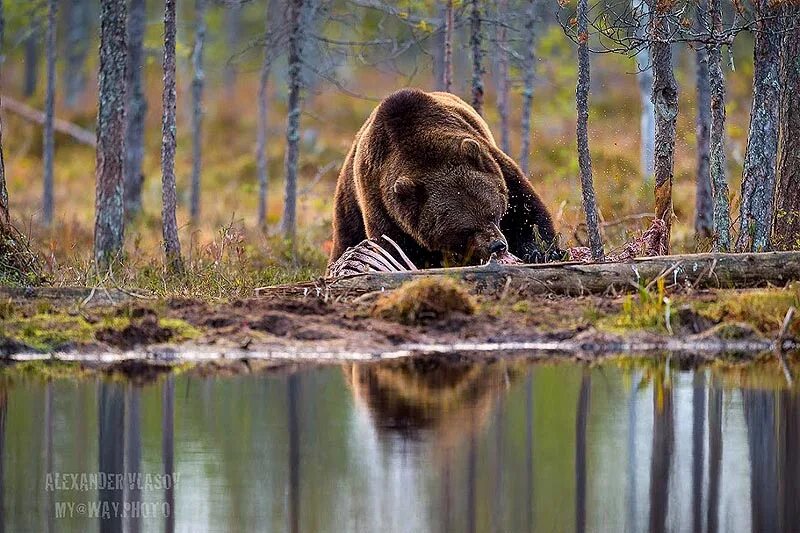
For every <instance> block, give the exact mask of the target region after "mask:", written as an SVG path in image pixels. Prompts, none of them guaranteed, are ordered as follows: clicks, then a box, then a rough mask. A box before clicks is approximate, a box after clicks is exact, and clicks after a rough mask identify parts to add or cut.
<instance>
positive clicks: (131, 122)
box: [125, 0, 147, 220]
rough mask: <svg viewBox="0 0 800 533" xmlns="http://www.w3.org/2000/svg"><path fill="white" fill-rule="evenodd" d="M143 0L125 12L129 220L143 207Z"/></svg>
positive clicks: (145, 106) (144, 5) (138, 0)
mask: <svg viewBox="0 0 800 533" xmlns="http://www.w3.org/2000/svg"><path fill="white" fill-rule="evenodd" d="M146 25H147V5H146V0H130V13H129V14H128V72H127V83H128V94H129V95H130V97H129V99H128V106H129V107H128V124H127V129H128V137H127V139H126V143H127V146H128V149H127V152H126V156H125V216H126V217H127V218H128V220H131V219H132V218H133V217H135V216H136V215H137V214H138V213H139V212H140V211H141V210H142V183H143V181H144V175H143V173H142V161H143V160H144V121H145V117H146V115H147V100H146V99H145V94H144V33H145V29H146Z"/></svg>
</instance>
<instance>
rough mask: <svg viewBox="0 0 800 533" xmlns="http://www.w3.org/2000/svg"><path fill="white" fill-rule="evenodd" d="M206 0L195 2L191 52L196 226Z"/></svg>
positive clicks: (193, 212)
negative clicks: (193, 36)
mask: <svg viewBox="0 0 800 533" xmlns="http://www.w3.org/2000/svg"><path fill="white" fill-rule="evenodd" d="M206 8H207V4H206V0H195V16H196V17H197V20H196V21H195V40H194V50H193V51H192V69H193V71H194V78H193V79H192V193H191V200H190V209H189V210H190V214H191V218H192V223H193V224H197V221H198V217H199V216H200V176H201V173H202V165H203V85H204V84H205V76H206V75H205V72H204V71H203V51H204V48H205V40H206V10H207V9H206Z"/></svg>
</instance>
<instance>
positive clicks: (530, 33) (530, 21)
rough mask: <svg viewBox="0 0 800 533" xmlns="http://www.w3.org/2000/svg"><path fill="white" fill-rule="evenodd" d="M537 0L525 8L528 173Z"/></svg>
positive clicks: (524, 164)
mask: <svg viewBox="0 0 800 533" xmlns="http://www.w3.org/2000/svg"><path fill="white" fill-rule="evenodd" d="M535 29H536V0H528V7H527V9H526V10H525V37H524V39H525V50H524V55H523V57H524V58H525V59H524V63H523V65H522V69H523V75H522V84H523V89H522V118H521V120H522V125H521V130H522V131H521V132H520V137H521V147H520V154H519V164H520V167H521V168H522V173H523V174H525V175H526V176H527V175H528V171H529V170H530V168H529V162H530V158H531V115H532V114H533V82H534V80H535V77H536V50H535V46H536V32H535Z"/></svg>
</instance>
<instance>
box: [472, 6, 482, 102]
mask: <svg viewBox="0 0 800 533" xmlns="http://www.w3.org/2000/svg"><path fill="white" fill-rule="evenodd" d="M471 2H472V7H471V9H470V16H469V20H470V33H469V45H470V47H471V48H472V107H474V108H475V111H477V113H478V114H479V115H482V114H483V35H482V34H481V0H471Z"/></svg>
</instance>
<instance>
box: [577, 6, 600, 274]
mask: <svg viewBox="0 0 800 533" xmlns="http://www.w3.org/2000/svg"><path fill="white" fill-rule="evenodd" d="M588 10H589V6H588V0H578V10H577V14H576V16H577V19H578V85H577V88H576V90H575V100H576V102H577V109H578V126H577V135H578V166H579V167H580V173H581V191H582V192H583V212H584V214H585V215H586V230H587V232H588V233H589V248H591V250H592V259H593V260H595V261H598V262H599V261H603V259H604V254H603V240H602V238H601V237H600V223H599V220H598V217H597V200H596V199H595V195H594V183H593V181H592V156H591V154H590V153H589V131H588V127H587V126H588V122H589V87H590V83H591V81H590V72H589V68H590V67H589V46H588V40H589V33H588V25H589V19H588Z"/></svg>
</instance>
